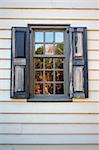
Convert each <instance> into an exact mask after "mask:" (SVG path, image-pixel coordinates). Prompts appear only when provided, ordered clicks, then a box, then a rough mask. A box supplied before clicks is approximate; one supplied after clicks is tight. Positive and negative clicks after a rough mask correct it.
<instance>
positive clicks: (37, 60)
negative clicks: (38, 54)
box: [35, 58, 43, 69]
mask: <svg viewBox="0 0 99 150" xmlns="http://www.w3.org/2000/svg"><path fill="white" fill-rule="evenodd" d="M42 68H43V58H35V69H42Z"/></svg>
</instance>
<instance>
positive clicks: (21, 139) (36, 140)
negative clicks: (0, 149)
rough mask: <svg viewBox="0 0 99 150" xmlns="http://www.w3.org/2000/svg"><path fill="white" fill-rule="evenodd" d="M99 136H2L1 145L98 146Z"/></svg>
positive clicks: (0, 138) (0, 137) (0, 136)
mask: <svg viewBox="0 0 99 150" xmlns="http://www.w3.org/2000/svg"><path fill="white" fill-rule="evenodd" d="M98 138H99V136H98V135H22V134H20V135H6V136H5V135H0V144H98V142H99V141H98Z"/></svg>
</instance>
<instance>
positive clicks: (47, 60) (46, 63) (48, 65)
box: [45, 58, 53, 69]
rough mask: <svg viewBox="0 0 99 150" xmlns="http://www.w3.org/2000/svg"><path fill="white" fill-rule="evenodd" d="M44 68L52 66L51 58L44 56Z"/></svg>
mask: <svg viewBox="0 0 99 150" xmlns="http://www.w3.org/2000/svg"><path fill="white" fill-rule="evenodd" d="M45 68H46V69H52V68H53V59H52V58H45Z"/></svg>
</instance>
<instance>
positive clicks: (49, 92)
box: [45, 83, 53, 95]
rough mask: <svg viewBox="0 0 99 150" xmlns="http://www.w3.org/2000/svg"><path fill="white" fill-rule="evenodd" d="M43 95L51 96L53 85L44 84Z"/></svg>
mask: <svg viewBox="0 0 99 150" xmlns="http://www.w3.org/2000/svg"><path fill="white" fill-rule="evenodd" d="M45 94H47V95H50V94H53V84H51V83H47V84H45Z"/></svg>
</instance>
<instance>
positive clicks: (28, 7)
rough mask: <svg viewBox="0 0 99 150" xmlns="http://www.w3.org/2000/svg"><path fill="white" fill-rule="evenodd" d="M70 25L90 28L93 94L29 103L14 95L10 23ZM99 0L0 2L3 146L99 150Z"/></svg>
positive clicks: (21, 149) (0, 138)
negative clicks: (56, 101)
mask: <svg viewBox="0 0 99 150" xmlns="http://www.w3.org/2000/svg"><path fill="white" fill-rule="evenodd" d="M27 24H70V25H71V26H72V27H74V26H75V27H77V26H79V27H81V26H84V27H85V26H86V27H87V28H88V31H87V33H88V73H89V98H88V99H74V100H73V102H61V103H59V102H58V103H55V102H54V103H52V102H50V103H46V102H45V103H40V102H35V103H34V102H32V103H27V102H26V100H22V99H18V100H15V99H10V61H11V27H12V26H16V27H21V26H22V27H26V26H27ZM98 114H99V2H98V1H97V0H73V1H70V0H46V1H44V0H42V1H40V0H31V1H30V0H29V1H25V0H21V2H20V0H13V1H12V0H9V1H3V0H1V1H0V150H98V148H99V147H98V143H99V135H98V133H99V116H98Z"/></svg>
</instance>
